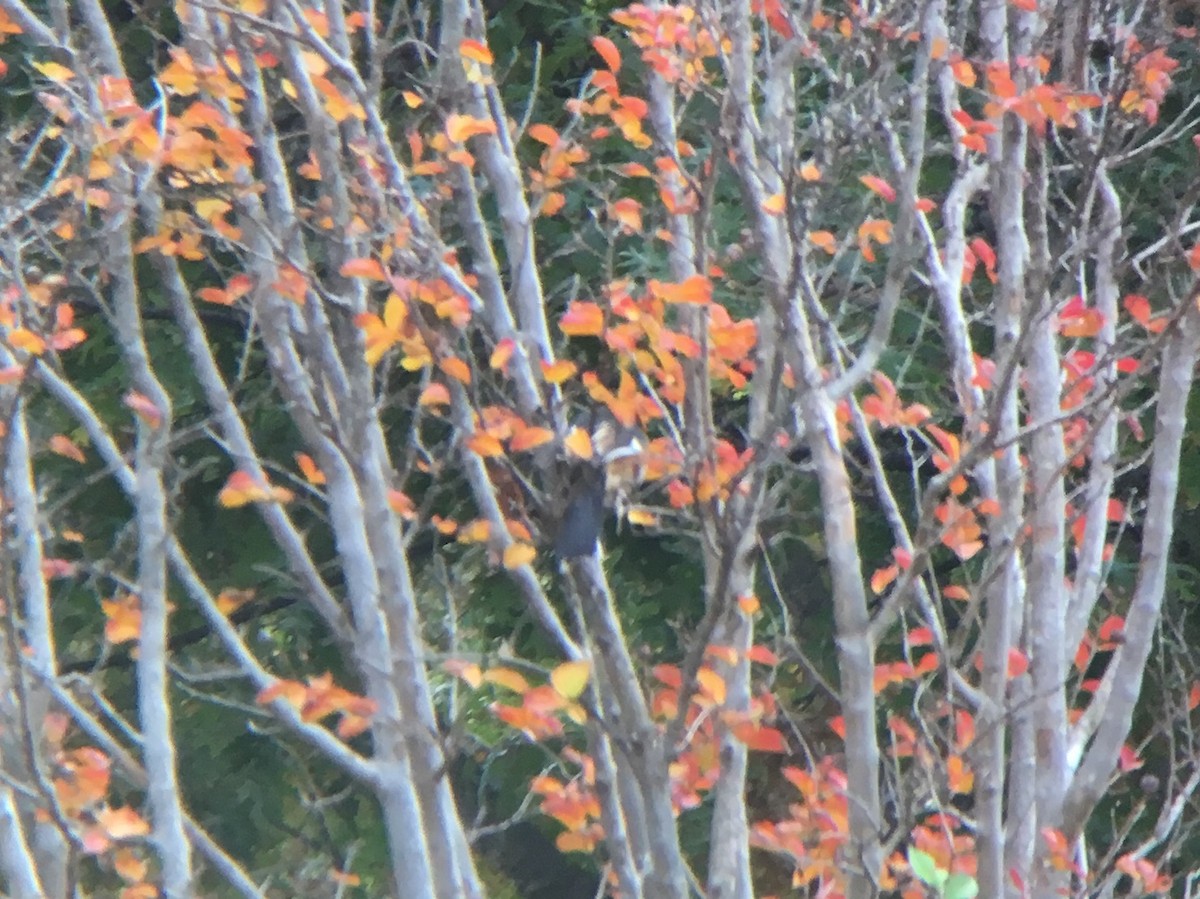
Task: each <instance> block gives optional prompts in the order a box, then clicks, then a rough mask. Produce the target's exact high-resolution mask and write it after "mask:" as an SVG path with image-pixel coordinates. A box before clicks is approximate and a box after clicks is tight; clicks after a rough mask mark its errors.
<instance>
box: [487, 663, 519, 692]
mask: <svg viewBox="0 0 1200 899" xmlns="http://www.w3.org/2000/svg"><path fill="white" fill-rule="evenodd" d="M483 679H484V681H485V682H487V683H489V684H495V685H496V686H498V687H504V688H505V689H508V690H512V691H513V692H514V693H525V692H526V691H527V690H528V689H529V681H527V680H525V677H524V676H523V675H521V674H519V673H518V672H516V671H513V670H512V669H511V668H489V669H488V670H487V671H485V672H484V673H483Z"/></svg>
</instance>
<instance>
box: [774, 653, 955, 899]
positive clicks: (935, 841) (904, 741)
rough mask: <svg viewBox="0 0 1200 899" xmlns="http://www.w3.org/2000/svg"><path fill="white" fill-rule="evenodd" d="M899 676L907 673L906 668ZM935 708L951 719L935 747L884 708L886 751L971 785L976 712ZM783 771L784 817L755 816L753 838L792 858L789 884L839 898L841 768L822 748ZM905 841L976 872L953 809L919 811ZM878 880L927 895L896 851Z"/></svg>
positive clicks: (918, 897)
mask: <svg viewBox="0 0 1200 899" xmlns="http://www.w3.org/2000/svg"><path fill="white" fill-rule="evenodd" d="M930 655H932V654H930ZM899 667H900V666H896V665H892V666H887V665H885V666H880V668H881V669H882V670H883V676H882V680H885V681H891V682H895V678H893V677H892V675H893V674H895V672H896V671H897V670H898V668H899ZM908 667H909V668H910V669H911V666H908ZM910 673H911V672H910ZM902 679H907V675H906V676H905V678H902ZM876 681H877V685H878V684H879V683H880V681H881V676H880V675H879V673H877V677H876ZM941 716H942V717H943V718H945V719H947V720H948V721H949V726H950V732H951V735H950V737H949V738H948V741H947V742H948V745H947V747H946V748H945V750H944V751H938V752H935V751H934V750H933V749H932V748H931V746H930V745H929V742H928V740H927V739H924V738H921V737H919V736H918V734H917V731H916V729H915V728H914V727H913V726H912V725H911V724H910V723H909V722H908V721H906V720H905V719H903V718H901V717H899V716H897V715H890V716H889V717H888V722H887V725H888V731H889V733H890V735H891V744H890V750H889V751H890V754H891V755H892V756H893V757H894V758H896V759H908V758H915V759H916V760H917V761H918V762H919V763H920V764H921V765H922V766H923V768H924V769H925V770H929V771H933V770H938V769H941V770H944V776H945V783H946V786H947V789H948V791H949V793H950V794H967V793H970V791H971V789H972V787H973V784H974V776H973V774H972V772H971V770H970V768H969V766H968V765H967V763H966V761H965V759H964V755H965V753H966V751H967V749H968V747H969V746H970V745H971V743H972V741H973V740H974V738H975V722H974V719H973V718H972V716H971V715H970V714H969V713H968V712H966V711H964V710H962V709H952V708H950V707H949V706H948V705H947V706H945V707H944V708H943V709H942V710H941ZM831 723H832V724H833V729H834V731H835V732H837V733H838V734H839V735H842V733H843V731H842V729H841V726H840V721H838V720H836V719H835V721H834V722H831ZM783 775H784V777H785V778H786V779H787V780H788V782H789V783H791V784H792V785H793V786H794V787H795V788H796V789H797V791H799V793H800V797H799V800H798V801H797V802H794V803H793V804H792V805H791V807H790V810H789V811H790V814H789V816H788V817H786V818H783V819H781V820H777V821H762V822H758V823H756V824H755V825H754V827H753V830H752V833H751V845H753V846H756V847H758V848H760V849H764V850H767V851H769V852H773V853H776V854H779V855H782V856H783V857H785V858H787V859H789V860H790V861H791V862H792V864H793V865H794V866H795V871H794V874H793V885H794V886H795V887H797V888H800V887H808V888H811V889H816V890H817V892H816V895H820V896H825V897H828V899H838V897H842V896H844V895H845V887H846V883H845V865H844V863H843V858H842V851H843V848H844V846H845V844H846V841H847V839H848V834H849V820H848V807H847V797H846V791H847V781H846V775H845V772H844V771H843V770H842V769H841V768H840V767H839V765H838V762H837V760H836V758H835V757H833V756H826V757H824V758H822V759H820V760H819V761H818V762H817V763H816V764H815V765H813V766H812V767H811V768H810V769H809V770H804V769H801V768H797V767H786V768H784V769H783ZM910 842H911V844H912V845H913V846H914V847H915V848H917V849H920V850H922V851H924V852H926V853H928V854H929V855H930V856H931V857H932V858H933V859H934V861H935V863H936V864H937V866H938V867H939V868H940V869H942V870H945V871H950V872H955V873H963V874H968V875H972V876H973V875H974V874H975V851H974V839H973V837H972V836H971V835H970V832H969V829H968V828H967V827H966V826H965V825H964V823H963V822H962V821H960V820H959V819H958V817H957V816H956V815H955V814H954V813H953V812H951V811H939V812H934V813H932V814H929V815H927V816H925V817H924V818H923V819H922V820H921V822H920V823H919V824H917V826H916V827H914V828H913V830H912V832H911V834H910ZM880 885H881V886H882V887H883V888H885V889H888V890H894V891H896V893H897V895H899V896H901V897H903V899H923V897H925V896H926V895H927V893H926V892H925V888H924V886H923V885H922V884H921V883H920V882H919V881H918V880H917V879H916V878H914V877H913V876H912V875H911V873H910V871H909V867H908V862H907V860H906V859H905V856H904V854H903V853H901V852H896V853H894V854H893V855H892V856H891V857H890V858H889V859H888V860H887V862H886V865H885V868H884V870H883V871H882V872H881V875H880Z"/></svg>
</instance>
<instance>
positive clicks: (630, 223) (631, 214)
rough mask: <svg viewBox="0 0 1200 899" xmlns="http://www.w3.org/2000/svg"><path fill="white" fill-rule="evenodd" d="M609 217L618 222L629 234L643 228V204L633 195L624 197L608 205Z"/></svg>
mask: <svg viewBox="0 0 1200 899" xmlns="http://www.w3.org/2000/svg"><path fill="white" fill-rule="evenodd" d="M608 215H609V218H611V219H613V220H614V221H616V222H618V223H619V224H620V225H621V228H622V230H624V231H625V233H627V234H637V233H638V232H640V231H641V230H642V206H641V204H640V203H638V201H637V200H635V199H633V198H632V197H623V198H622V199H620V200H617V201H616V202H615V203H611V204H610V205H609V207H608Z"/></svg>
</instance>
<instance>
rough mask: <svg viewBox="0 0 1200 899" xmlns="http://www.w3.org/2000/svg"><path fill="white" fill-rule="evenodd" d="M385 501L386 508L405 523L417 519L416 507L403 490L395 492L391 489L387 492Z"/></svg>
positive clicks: (395, 490) (394, 489)
mask: <svg viewBox="0 0 1200 899" xmlns="http://www.w3.org/2000/svg"><path fill="white" fill-rule="evenodd" d="M387 499H388V507H389V508H390V509H391V510H392V511H393V512H395V513H396V514H397V515H399V516H400V517H401V518H403V519H404V520H405V521H412V520H413V519H415V518H416V517H417V507H416V506H415V505H414V504H413V501H412V499H411V498H410V497H409V495H408V494H407V493H405V492H404V491H403V490H397V489H396V488H395V487H393V488H392V489H390V490H388V497H387Z"/></svg>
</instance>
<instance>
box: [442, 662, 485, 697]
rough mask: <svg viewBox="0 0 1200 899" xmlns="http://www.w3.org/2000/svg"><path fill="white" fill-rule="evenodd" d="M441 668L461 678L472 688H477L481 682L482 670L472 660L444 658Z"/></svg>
mask: <svg viewBox="0 0 1200 899" xmlns="http://www.w3.org/2000/svg"><path fill="white" fill-rule="evenodd" d="M442 670H444V671H446V672H447V673H448V674H452V675H454V676H455V677H457V678H461V679H462V680H463V681H465V682H466V684H467V686H469V687H470V688H471V689H472V690H478V689H479V686H480V684H482V683H483V671H482V670H481V669H480V667H479V666H478V665H476V664H475V663H474V662H466V661H463V660H462V659H446V661H444V662H442Z"/></svg>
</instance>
